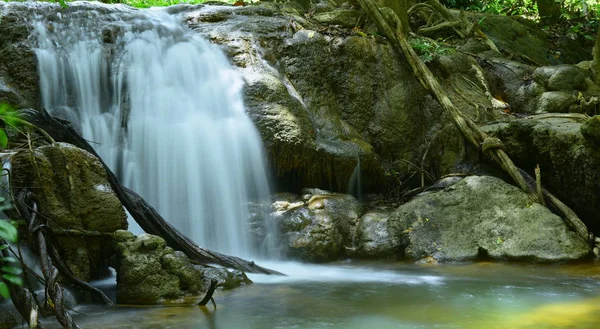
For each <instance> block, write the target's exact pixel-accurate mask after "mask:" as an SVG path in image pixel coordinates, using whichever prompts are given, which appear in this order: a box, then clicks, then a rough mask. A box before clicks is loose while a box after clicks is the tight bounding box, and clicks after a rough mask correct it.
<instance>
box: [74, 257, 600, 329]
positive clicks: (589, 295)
mask: <svg viewBox="0 0 600 329" xmlns="http://www.w3.org/2000/svg"><path fill="white" fill-rule="evenodd" d="M267 265H269V266H271V267H273V268H277V269H279V270H281V271H284V272H285V273H288V274H289V276H288V277H272V276H262V275H254V276H251V278H252V279H253V280H254V281H255V284H253V285H249V286H246V287H243V288H239V289H235V290H232V291H224V292H218V293H217V294H216V295H215V300H216V303H217V309H216V310H215V309H214V308H213V307H212V306H210V307H208V308H203V307H197V306H187V307H149V308H136V307H117V308H115V309H113V310H107V311H100V310H99V309H98V308H97V307H92V306H84V307H80V308H79V309H78V311H79V312H83V313H88V314H89V315H86V316H84V315H78V316H76V321H77V322H78V323H79V324H80V325H81V326H82V327H83V328H165V329H166V328H178V329H179V328H181V329H185V328H208V329H217V328H218V329H238V328H240V329H242V328H243V329H251V328H252V329H254V328H256V329H266V328H307V329H308V328H311V329H313V328H344V329H355V328H356V329H359V328H361V329H363V328H364V329H387V328H390V329H391V328H465V329H479V328H486V329H495V328H502V329H513V328H514V329H559V328H576V329H597V328H600V264H597V265H594V264H586V265H561V266H549V265H539V264H537V265H507V264H497V263H478V264H462V265H427V266H419V265H412V264H411V265H407V264H381V263H342V264H335V265H325V266H314V265H300V264H292V263H288V264H267Z"/></svg>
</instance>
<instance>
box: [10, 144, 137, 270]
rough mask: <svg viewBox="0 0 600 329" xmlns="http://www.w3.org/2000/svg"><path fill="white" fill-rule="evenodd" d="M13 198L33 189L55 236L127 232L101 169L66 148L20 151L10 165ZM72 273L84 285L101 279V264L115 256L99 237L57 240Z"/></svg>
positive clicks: (120, 208)
mask: <svg viewBox="0 0 600 329" xmlns="http://www.w3.org/2000/svg"><path fill="white" fill-rule="evenodd" d="M11 163H12V185H13V191H14V192H15V194H17V193H19V191H21V190H22V189H30V187H31V186H35V187H36V189H35V190H33V192H34V193H35V195H36V198H37V200H38V207H39V211H40V213H42V214H44V217H45V218H51V219H52V220H51V221H48V222H47V224H48V225H49V226H50V227H52V228H54V230H55V232H61V231H62V230H64V229H74V230H81V231H92V232H96V233H97V232H100V233H109V234H110V233H113V232H114V231H116V230H120V229H126V228H127V216H126V214H125V211H124V210H123V206H122V205H121V202H120V201H119V199H118V198H117V196H116V195H115V193H114V192H113V190H112V188H111V187H110V183H109V182H108V179H107V176H106V172H105V170H104V167H103V166H102V164H101V163H100V161H98V159H97V158H96V157H95V156H93V155H92V154H90V153H88V152H87V151H84V150H82V149H79V148H76V147H75V146H72V145H70V144H66V143H56V144H54V145H47V146H41V147H38V148H36V149H34V151H33V154H32V153H31V152H30V151H28V150H27V151H21V152H18V153H17V154H15V155H14V156H13V157H12V159H11ZM57 238H58V241H59V243H60V246H61V247H62V250H63V252H64V259H65V261H66V262H67V264H68V265H69V267H70V268H71V270H72V271H73V272H74V273H75V274H76V275H77V276H78V277H79V278H80V279H82V280H84V281H88V280H91V279H95V278H98V277H99V276H101V275H103V274H104V273H105V272H104V271H103V269H104V265H103V262H104V260H105V259H106V258H108V257H110V256H111V255H112V253H113V251H112V248H111V244H112V243H111V238H110V237H107V236H103V235H77V234H75V233H73V234H67V235H58V236H57Z"/></svg>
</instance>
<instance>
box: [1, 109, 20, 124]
mask: <svg viewBox="0 0 600 329" xmlns="http://www.w3.org/2000/svg"><path fill="white" fill-rule="evenodd" d="M0 118H2V120H4V122H6V124H7V125H9V126H13V127H15V126H17V125H18V124H19V123H20V122H21V118H20V117H19V114H18V113H17V112H6V114H3V115H0Z"/></svg>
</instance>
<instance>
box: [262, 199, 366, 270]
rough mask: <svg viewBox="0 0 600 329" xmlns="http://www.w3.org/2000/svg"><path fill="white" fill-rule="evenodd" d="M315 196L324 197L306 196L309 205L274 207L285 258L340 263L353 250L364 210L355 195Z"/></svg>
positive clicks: (298, 202) (287, 203) (304, 203)
mask: <svg viewBox="0 0 600 329" xmlns="http://www.w3.org/2000/svg"><path fill="white" fill-rule="evenodd" d="M312 192H313V193H320V194H312V193H306V194H305V195H304V199H305V200H306V201H295V202H288V201H276V202H275V203H274V204H273V210H274V212H273V213H272V217H273V218H274V220H275V221H276V222H277V224H278V226H279V231H280V233H281V237H280V240H281V244H282V249H283V251H284V255H286V256H288V257H290V258H294V259H300V260H305V261H311V262H322V261H332V260H336V259H339V258H340V257H342V256H344V255H346V254H347V250H348V249H351V248H352V244H351V243H352V240H353V239H352V236H353V235H354V228H355V225H356V222H357V220H358V218H359V217H360V214H361V209H362V207H361V205H360V203H359V202H358V201H357V200H356V199H355V198H354V197H353V196H351V195H347V194H336V193H329V192H327V191H319V190H316V191H315V190H312Z"/></svg>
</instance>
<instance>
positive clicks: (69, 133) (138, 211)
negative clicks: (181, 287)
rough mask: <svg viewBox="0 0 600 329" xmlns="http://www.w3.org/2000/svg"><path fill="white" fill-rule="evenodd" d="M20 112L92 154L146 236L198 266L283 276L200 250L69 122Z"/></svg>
mask: <svg viewBox="0 0 600 329" xmlns="http://www.w3.org/2000/svg"><path fill="white" fill-rule="evenodd" d="M21 113H22V114H23V116H24V117H25V118H26V119H27V120H28V121H29V122H31V123H33V124H34V125H36V126H38V127H40V128H42V129H43V130H44V131H46V132H47V133H48V135H50V136H51V137H52V138H53V139H54V140H56V141H57V142H66V143H69V144H72V145H75V146H77V147H79V148H81V149H84V150H86V151H88V152H90V153H91V154H93V155H95V156H96V157H97V158H98V160H99V161H100V162H101V163H102V165H103V166H104V168H105V170H106V173H107V176H108V180H109V182H110V185H111V187H112V189H113V191H114V192H115V193H116V195H117V197H118V198H119V200H120V201H121V203H122V204H123V206H125V208H126V209H127V210H128V211H129V213H130V214H131V216H132V217H133V218H134V219H135V221H136V222H137V223H138V224H139V225H140V227H141V228H142V229H143V230H144V231H145V232H146V233H149V234H154V235H157V236H160V237H162V238H163V239H165V241H166V242H167V245H169V246H170V247H171V248H173V249H175V250H180V251H182V252H184V253H185V254H186V255H187V256H188V257H189V258H190V259H192V260H195V261H197V262H199V263H201V264H218V265H221V266H224V267H228V268H233V269H238V270H241V271H245V272H250V273H261V274H277V275H283V274H282V273H280V272H277V271H274V270H270V269H267V268H264V267H262V266H259V265H257V264H255V263H254V262H252V261H247V260H244V259H242V258H239V257H234V256H228V255H224V254H221V253H218V252H214V251H211V250H208V249H204V248H201V247H199V246H198V245H197V244H196V243H194V242H193V241H192V240H190V239H189V238H188V237H186V236H185V235H183V234H182V233H181V232H179V231H178V230H177V229H176V228H175V227H173V226H172V225H171V224H169V223H168V222H167V221H166V220H165V219H164V218H163V217H162V216H161V215H160V214H159V213H158V212H157V211H156V210H155V209H154V208H153V207H152V206H151V205H150V204H148V203H147V202H146V201H145V200H144V199H143V198H142V197H141V196H139V195H138V194H137V193H135V192H134V191H132V190H130V189H128V188H126V187H124V186H123V185H121V183H120V182H119V180H118V178H117V177H116V175H115V174H114V173H113V172H112V171H111V170H110V168H108V166H107V165H106V163H104V161H103V160H102V158H100V156H99V155H98V154H97V153H96V151H95V150H94V149H93V148H92V147H91V146H90V144H89V143H88V142H87V141H86V140H85V139H84V138H82V137H81V136H80V135H79V134H78V133H77V132H76V131H75V130H74V129H73V128H71V126H70V125H69V122H67V121H64V120H60V119H55V118H53V117H52V116H50V114H48V112H47V111H46V110H40V111H36V110H33V109H27V110H22V111H21Z"/></svg>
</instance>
